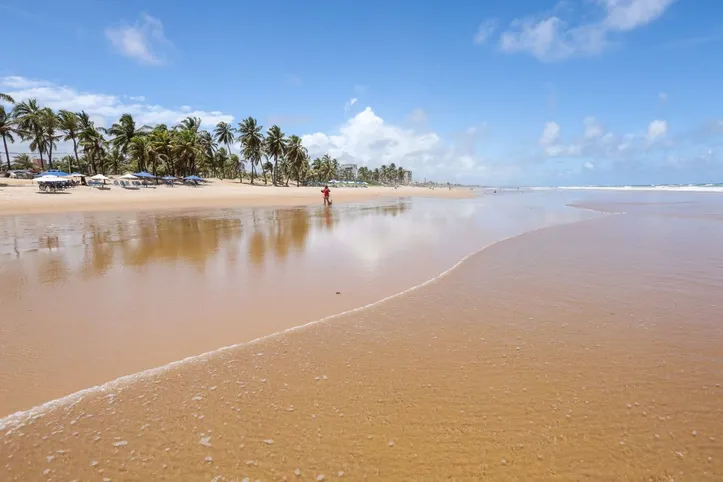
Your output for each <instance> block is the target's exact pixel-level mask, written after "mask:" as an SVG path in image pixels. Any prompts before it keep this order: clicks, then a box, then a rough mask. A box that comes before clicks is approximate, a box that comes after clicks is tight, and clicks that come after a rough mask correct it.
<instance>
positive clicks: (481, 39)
mask: <svg viewBox="0 0 723 482" xmlns="http://www.w3.org/2000/svg"><path fill="white" fill-rule="evenodd" d="M495 30H497V19H494V18H490V19H487V20H485V21H484V22H482V23H481V24H479V27H477V32H476V33H475V34H474V39H473V40H474V43H476V44H477V45H480V44H483V43H486V42H487V40H488V39H489V38H490V37H491V36H492V34H494V33H495Z"/></svg>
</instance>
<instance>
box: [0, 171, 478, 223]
mask: <svg viewBox="0 0 723 482" xmlns="http://www.w3.org/2000/svg"><path fill="white" fill-rule="evenodd" d="M319 190H320V188H316V187H295V186H289V187H274V186H271V185H268V186H265V185H264V184H263V181H262V182H261V184H256V185H253V186H252V185H250V184H248V183H244V184H241V183H239V182H238V181H230V180H218V179H217V180H213V181H211V182H210V183H208V184H204V185H202V186H199V187H189V186H175V187H172V188H171V187H166V186H163V185H161V186H157V187H151V188H142V189H137V190H128V189H123V188H121V187H118V186H110V189H108V190H100V189H95V188H91V187H87V186H79V187H76V188H74V189H70V190H68V191H65V192H61V193H53V194H48V193H41V192H39V190H38V188H37V185H35V184H34V183H33V182H32V181H26V180H15V179H0V215H3V214H30V213H54V212H74V211H120V210H133V211H137V210H157V209H187V208H221V207H233V206H300V205H308V204H316V203H319V204H320V203H321V193H320V192H319ZM331 190H332V199H333V201H334V202H338V203H344V202H360V201H370V200H375V199H384V198H398V197H408V196H418V197H435V198H449V199H459V198H468V197H471V196H473V194H474V193H473V192H472V191H470V190H469V189H453V190H449V189H446V188H437V189H434V190H432V189H429V188H422V187H410V186H400V187H398V188H396V189H395V188H393V187H380V186H370V187H368V188H334V187H333V186H332V188H331Z"/></svg>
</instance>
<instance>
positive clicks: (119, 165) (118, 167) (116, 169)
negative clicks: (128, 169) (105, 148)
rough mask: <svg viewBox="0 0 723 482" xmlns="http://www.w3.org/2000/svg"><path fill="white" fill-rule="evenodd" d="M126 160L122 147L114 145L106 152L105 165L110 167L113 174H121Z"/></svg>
mask: <svg viewBox="0 0 723 482" xmlns="http://www.w3.org/2000/svg"><path fill="white" fill-rule="evenodd" d="M125 160H126V156H124V155H123V152H122V151H121V149H120V147H117V146H113V149H112V150H111V151H110V152H107V153H106V159H105V161H106V162H105V165H106V166H108V168H109V171H108V172H110V173H112V174H120V173H121V171H122V170H123V164H124V163H125Z"/></svg>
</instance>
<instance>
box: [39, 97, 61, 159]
mask: <svg viewBox="0 0 723 482" xmlns="http://www.w3.org/2000/svg"><path fill="white" fill-rule="evenodd" d="M42 122H43V130H44V131H45V148H46V149H47V152H48V167H49V168H50V169H52V168H53V148H55V147H58V144H57V141H59V140H60V138H61V137H62V136H60V135H58V134H57V131H58V128H59V127H60V121H59V120H58V116H56V115H55V112H53V110H52V109H50V108H48V107H46V108H44V109H43V110H42Z"/></svg>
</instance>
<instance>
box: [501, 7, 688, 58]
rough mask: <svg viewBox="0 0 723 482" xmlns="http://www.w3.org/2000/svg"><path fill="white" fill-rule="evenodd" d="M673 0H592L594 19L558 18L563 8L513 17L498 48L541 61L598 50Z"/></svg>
mask: <svg viewBox="0 0 723 482" xmlns="http://www.w3.org/2000/svg"><path fill="white" fill-rule="evenodd" d="M675 1H676V0H593V1H592V2H591V3H592V5H593V6H594V7H596V11H595V12H593V13H592V16H593V17H594V18H596V20H594V21H585V22H580V21H578V22H574V21H566V20H564V19H563V18H561V17H562V16H563V13H564V12H553V13H548V14H543V15H537V16H529V17H524V18H519V19H515V20H513V21H512V22H511V23H510V25H509V27H508V29H507V30H505V31H504V32H503V33H502V34H501V35H500V44H499V45H500V49H501V50H502V51H503V52H506V53H522V52H524V53H528V54H531V55H533V56H534V57H535V58H537V59H538V60H540V61H557V60H562V59H566V58H570V57H574V56H583V55H593V54H598V53H600V52H602V51H603V50H604V49H605V48H606V47H607V46H608V44H609V43H610V37H611V36H612V35H614V34H616V33H618V34H619V33H623V32H628V31H631V30H634V29H636V28H638V27H642V26H645V25H647V24H649V23H651V22H653V21H654V20H656V19H658V18H659V17H660V16H662V15H663V13H665V11H666V10H667V9H668V8H669V7H670V6H671V5H672V4H673V3H675ZM558 13H559V14H560V16H558ZM588 17H589V15H585V17H581V18H588Z"/></svg>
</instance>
